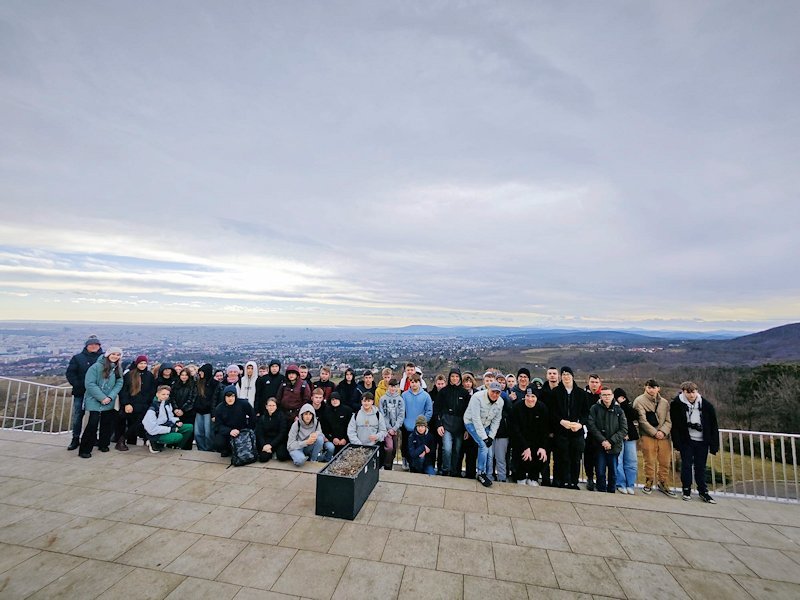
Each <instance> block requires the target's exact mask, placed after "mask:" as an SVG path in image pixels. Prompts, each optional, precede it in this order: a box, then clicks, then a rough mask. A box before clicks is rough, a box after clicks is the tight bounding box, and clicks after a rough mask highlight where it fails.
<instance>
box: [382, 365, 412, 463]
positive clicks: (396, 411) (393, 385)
mask: <svg viewBox="0 0 800 600" xmlns="http://www.w3.org/2000/svg"><path fill="white" fill-rule="evenodd" d="M378 410H379V411H380V412H381V414H382V415H383V420H384V422H385V423H386V437H385V438H384V439H383V468H384V469H386V470H387V471H391V470H392V466H393V465H394V457H395V454H396V453H397V436H398V435H400V430H401V429H402V427H403V420H404V419H405V416H406V403H405V401H404V400H403V397H402V396H401V395H400V382H398V381H397V379H390V380H389V381H388V385H387V388H386V393H385V394H384V395H383V402H381V404H380V406H379V407H378Z"/></svg>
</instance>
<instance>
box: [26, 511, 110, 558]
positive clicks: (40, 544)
mask: <svg viewBox="0 0 800 600" xmlns="http://www.w3.org/2000/svg"><path fill="white" fill-rule="evenodd" d="M115 524H116V523H114V521H106V520H105V519H92V518H90V517H74V518H72V519H71V520H70V521H69V522H68V523H65V524H64V525H62V526H61V527H56V528H55V529H53V530H51V531H49V532H47V533H45V534H43V535H40V536H39V537H37V538H35V539H33V540H30V541H29V542H27V545H28V546H35V547H36V548H41V549H42V550H50V551H52V552H69V551H70V550H72V549H73V548H76V547H78V546H80V545H81V544H83V543H85V542H88V541H89V540H91V539H94V537H95V536H97V535H100V534H101V533H102V532H104V531H105V530H107V529H108V528H109V527H111V526H112V525H115Z"/></svg>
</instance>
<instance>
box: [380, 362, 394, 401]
mask: <svg viewBox="0 0 800 600" xmlns="http://www.w3.org/2000/svg"><path fill="white" fill-rule="evenodd" d="M392 378H394V371H392V370H391V369H390V368H389V367H385V368H384V369H381V380H380V381H379V382H378V387H376V388H375V406H377V407H378V408H380V406H381V398H383V395H384V394H385V393H386V392H387V391H388V390H389V380H390V379H392Z"/></svg>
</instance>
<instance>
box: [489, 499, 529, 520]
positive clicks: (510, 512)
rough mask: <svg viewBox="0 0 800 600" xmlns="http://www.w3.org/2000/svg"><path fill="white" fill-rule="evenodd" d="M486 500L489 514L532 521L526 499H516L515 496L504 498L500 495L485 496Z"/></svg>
mask: <svg viewBox="0 0 800 600" xmlns="http://www.w3.org/2000/svg"><path fill="white" fill-rule="evenodd" d="M486 500H487V501H488V503H489V507H488V508H489V514H490V515H499V516H501V517H519V518H521V519H533V511H532V510H531V504H530V502H529V500H528V498H517V497H516V496H504V495H501V494H487V495H486Z"/></svg>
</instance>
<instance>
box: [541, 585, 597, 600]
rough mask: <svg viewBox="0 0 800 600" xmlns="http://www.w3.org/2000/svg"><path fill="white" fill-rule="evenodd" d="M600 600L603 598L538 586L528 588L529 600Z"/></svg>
mask: <svg viewBox="0 0 800 600" xmlns="http://www.w3.org/2000/svg"><path fill="white" fill-rule="evenodd" d="M593 598H594V599H595V600H602V599H603V598H604V596H591V595H589V594H582V593H580V592H570V591H568V590H560V589H558V588H546V587H541V586H538V585H529V586H528V599H529V600H593Z"/></svg>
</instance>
